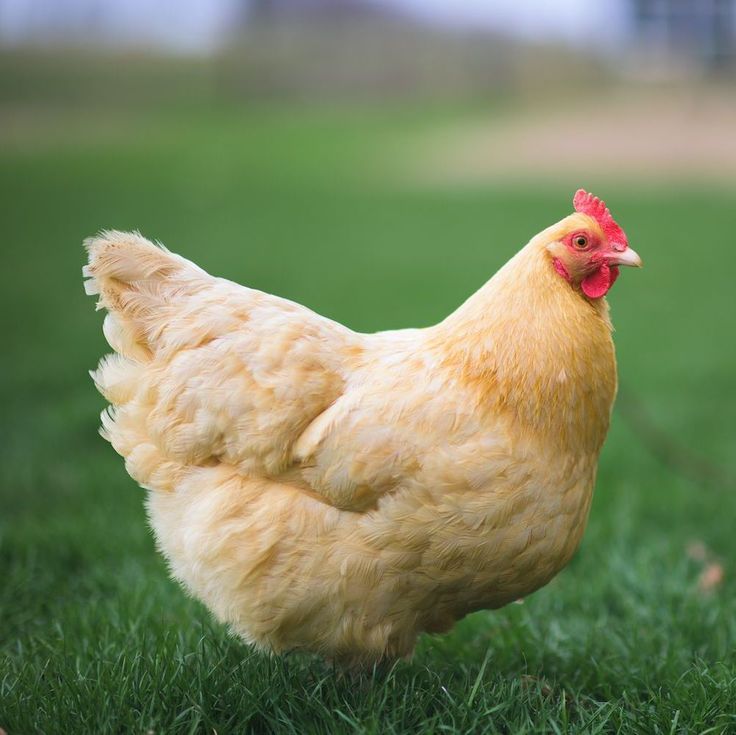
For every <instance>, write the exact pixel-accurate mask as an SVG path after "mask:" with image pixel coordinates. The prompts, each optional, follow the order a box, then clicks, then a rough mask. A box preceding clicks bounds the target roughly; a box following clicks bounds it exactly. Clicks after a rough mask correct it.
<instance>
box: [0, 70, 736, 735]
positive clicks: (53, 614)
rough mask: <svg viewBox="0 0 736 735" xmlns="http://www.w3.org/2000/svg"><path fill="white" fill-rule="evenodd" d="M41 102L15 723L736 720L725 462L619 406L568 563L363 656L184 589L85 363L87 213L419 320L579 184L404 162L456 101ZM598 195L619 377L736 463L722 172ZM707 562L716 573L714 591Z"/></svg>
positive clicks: (26, 163) (366, 307)
mask: <svg viewBox="0 0 736 735" xmlns="http://www.w3.org/2000/svg"><path fill="white" fill-rule="evenodd" d="M6 73H7V72H6ZM5 86H6V87H7V86H8V85H7V84H6V85H5ZM11 86H12V85H11ZM425 113H426V114H425ZM39 114H40V113H39ZM48 114H49V115H50V117H48V118H47V119H45V120H44V121H43V122H44V125H45V127H44V128H43V135H41V133H39V134H38V136H39V137H38V139H35V138H32V137H23V135H20V137H17V138H14V139H12V140H10V142H7V143H6V144H5V145H4V146H3V149H2V151H1V152H0V201H2V202H3V208H2V212H3V216H2V268H1V269H0V272H1V273H2V276H0V278H1V279H2V281H1V283H0V298H2V304H1V308H0V314H1V315H2V316H1V317H0V318H2V341H3V353H2V360H1V361H0V375H1V377H2V380H1V381H0V401H1V405H2V426H1V427H0V431H2V435H1V437H0V439H1V441H0V726H1V727H3V728H4V729H5V730H7V732H8V733H9V735H17V734H20V733H34V732H43V733H72V732H73V733H81V732H89V733H107V732H116V733H145V732H149V731H151V732H154V733H190V732H208V733H212V732H217V733H220V735H222V733H227V732H245V731H253V732H269V731H275V732H292V733H300V734H301V733H312V732H315V733H323V732H325V733H326V732H346V733H349V732H356V733H381V734H383V733H399V732H423V733H424V732H427V733H452V732H502V733H521V732H530V733H531V732H558V733H563V732H590V733H595V732H616V731H620V732H625V733H655V732H656V733H677V732H683V733H685V732H686V733H690V732H706V731H709V732H719V733H720V732H723V733H725V732H729V731H730V732H733V731H736V650H735V646H736V602H735V599H736V598H735V595H734V592H736V583H735V582H734V579H735V578H736V575H735V574H734V572H735V571H736V538H735V537H734V533H733V529H734V516H735V511H736V488H735V487H733V486H732V485H729V484H728V481H727V480H723V481H720V482H714V481H712V480H709V479H708V477H707V476H706V477H704V478H702V479H701V480H698V478H697V477H696V478H692V477H690V476H688V474H687V472H685V471H686V470H687V469H688V467H681V466H680V465H679V464H678V463H677V462H675V464H670V465H665V464H662V463H661V462H660V460H659V459H658V458H657V456H655V454H653V451H652V446H650V442H648V441H645V440H644V439H643V437H642V436H641V433H640V432H637V431H635V430H634V428H633V427H632V425H631V424H630V423H628V422H627V421H626V417H625V416H622V415H621V414H620V413H619V412H618V411H617V412H616V414H615V416H614V422H613V428H612V431H611V435H610V437H609V441H608V443H607V445H606V448H605V450H604V454H603V458H602V462H601V468H600V475H599V482H598V487H597V491H596V496H595V501H594V504H593V509H592V514H591V520H590V525H589V528H588V531H587V533H586V536H585V540H584V542H583V545H582V548H581V549H580V551H579V553H578V555H577V556H576V558H575V559H574V560H573V562H572V563H571V565H570V566H569V568H568V569H567V570H566V571H565V572H563V573H562V574H561V575H560V576H559V577H558V578H556V579H555V580H554V581H553V582H552V583H551V584H550V585H548V586H547V587H546V588H545V589H544V590H542V591H540V592H538V593H537V594H535V595H533V596H532V597H530V598H528V599H527V600H525V601H524V603H523V604H521V605H512V606H509V607H508V608H506V609H504V610H501V611H498V612H495V613H478V614H475V615H473V616H471V617H469V618H468V619H466V620H465V621H463V622H462V623H461V624H459V625H458V626H457V627H456V628H455V630H454V631H453V632H452V633H450V634H448V635H446V636H443V637H425V638H424V639H422V641H421V643H420V646H419V648H418V651H417V653H416V655H415V656H414V658H413V659H412V661H410V662H401V663H399V664H397V665H396V666H395V667H394V668H392V669H391V670H390V671H388V672H387V671H377V672H374V673H372V674H370V673H369V674H366V675H364V676H363V677H357V678H356V677H350V676H346V675H344V674H340V673H339V672H335V671H333V670H332V669H331V668H329V667H327V666H326V665H324V664H323V663H321V662H320V661H318V660H316V659H313V658H310V657H306V656H291V657H287V658H285V659H269V658H267V657H264V656H262V655H259V654H254V653H252V652H251V651H249V650H248V649H247V648H246V647H245V646H244V645H243V644H242V643H240V642H239V641H238V640H236V639H234V638H232V637H231V636H230V635H229V634H228V633H227V631H226V630H225V629H224V628H222V627H221V626H219V625H218V624H216V623H214V622H213V621H212V620H211V618H210V616H209V614H208V613H207V611H206V610H205V609H204V608H203V607H201V606H200V605H199V604H198V603H196V602H194V601H192V600H190V599H188V598H187V597H186V596H185V594H184V593H183V592H182V591H181V590H180V589H179V588H178V587H177V585H176V584H174V583H173V582H171V581H170V580H169V579H168V577H167V573H166V569H165V566H164V563H163V561H162V560H161V558H160V557H158V556H157V554H156V553H155V551H154V545H153V541H152V539H151V536H150V533H149V531H148V529H147V527H146V522H145V518H144V513H143V507H142V501H143V494H142V491H140V490H139V489H138V488H137V487H136V486H135V485H134V483H133V482H132V481H131V480H130V479H129V478H128V477H127V475H126V474H125V472H124V469H123V466H122V462H121V460H120V458H119V457H117V455H115V454H114V452H113V451H112V449H111V448H110V447H109V445H107V444H106V443H105V442H104V441H102V439H100V438H99V437H98V436H97V433H96V430H97V424H98V418H97V416H98V413H99V411H100V409H101V408H102V406H103V401H102V399H101V398H100V397H99V396H98V395H97V394H96V393H95V391H94V388H93V386H92V383H91V381H90V380H89V378H88V376H87V373H86V371H87V370H88V369H89V368H91V367H94V365H95V363H96V360H97V358H98V357H99V356H100V355H101V354H102V353H103V352H105V350H106V345H105V343H104V340H103V338H102V336H101V330H100V326H101V317H100V315H99V314H95V312H94V309H93V301H92V300H91V299H89V298H86V297H85V296H84V294H83V292H82V286H81V273H80V268H81V265H82V260H83V257H82V255H83V254H82V250H81V247H80V243H81V240H82V238H83V237H85V236H87V235H89V234H91V233H94V232H95V231H96V230H97V229H99V228H102V227H117V228H139V229H140V230H141V231H142V232H144V233H145V234H147V235H148V236H150V237H155V238H159V239H161V240H162V241H163V242H165V243H166V244H167V245H169V246H170V247H172V248H173V249H175V250H178V251H179V252H181V253H182V254H184V255H186V256H188V257H191V258H193V259H195V260H196V261H197V262H199V263H200V264H201V265H202V266H204V267H205V268H207V269H209V270H210V271H212V272H214V273H216V274H218V275H224V276H227V277H229V278H232V279H234V280H240V281H242V282H245V283H248V284H251V285H253V286H256V287H258V288H261V289H264V290H268V291H273V292H275V293H278V294H281V295H284V296H287V297H289V298H292V299H295V300H297V301H300V302H302V303H305V304H307V305H308V306H310V307H312V308H314V309H316V310H317V311H320V312H322V313H324V314H326V315H329V316H331V317H334V318H337V319H340V320H342V321H344V322H346V323H347V324H348V325H350V326H352V327H354V328H356V329H361V330H372V329H379V328H389V327H400V326H410V325H424V324H429V323H431V322H433V321H435V320H437V319H439V318H441V317H442V316H443V315H444V314H446V313H447V312H448V311H449V310H450V309H452V308H454V307H455V306H456V305H457V304H458V303H459V302H460V301H462V300H463V299H464V298H465V297H466V296H467V295H468V294H469V293H470V292H471V291H472V290H474V289H475V288H476V287H478V286H479V285H480V283H481V282H483V281H484V280H485V279H486V278H487V277H488V276H489V275H490V274H491V273H492V272H493V271H494V270H495V269H496V268H497V267H498V266H499V265H501V264H502V263H503V262H504V261H505V259H506V258H508V257H509V256H510V255H511V254H512V253H513V252H514V251H515V250H516V249H517V248H518V247H519V246H520V245H522V244H523V243H524V242H526V240H527V239H528V238H529V237H530V236H531V235H533V234H535V233H536V232H537V231H539V230H540V229H542V228H543V227H544V226H546V225H548V224H550V223H551V222H553V221H556V220H557V219H559V218H560V217H562V216H563V215H564V214H565V213H566V212H567V211H568V210H569V208H570V195H571V193H572V189H573V188H574V186H575V185H576V184H577V183H578V182H575V183H573V182H564V183H562V184H561V185H560V186H559V187H551V186H549V187H547V188H542V187H538V188H535V187H527V188H522V187H521V186H516V187H512V188H505V187H501V186H496V187H487V188H474V189H467V190H441V189H438V188H434V189H421V188H419V187H415V188H412V187H410V186H407V185H401V184H399V183H398V177H393V176H392V175H391V174H390V170H391V165H390V164H391V161H390V160H386V159H387V158H390V156H387V155H386V151H392V152H395V151H398V150H400V149H401V144H402V142H403V141H406V140H407V139H410V138H411V137H412V135H413V134H414V132H419V131H421V130H422V129H425V128H426V127H427V126H428V125H432V124H436V123H437V121H438V120H441V118H442V116H443V115H444V116H450V115H452V112H451V111H437V110H434V111H423V110H418V109H394V110H388V109H378V108H377V109H370V108H363V109H361V110H346V109H343V110H341V109H339V108H335V109H332V110H326V109H323V110H319V109H312V110H310V109H306V108H299V107H292V108H290V107H275V106H272V107H253V108H250V109H249V108H237V107H217V106H214V107H213V108H211V109H207V110H204V109H203V108H201V107H199V108H196V109H192V110H190V111H189V112H188V113H187V114H182V113H181V111H180V110H178V109H174V108H172V109H168V110H160V109H159V110H158V111H155V112H149V111H146V110H141V111H138V112H136V113H130V114H127V115H126V116H124V117H123V119H122V121H120V122H119V125H117V126H116V127H113V128H110V129H106V128H105V130H106V132H105V134H104V135H99V136H95V135H93V133H94V131H95V130H96V129H97V128H98V127H99V126H97V122H98V121H99V119H101V118H104V117H105V115H107V116H108V117H114V116H115V115H114V111H113V112H112V113H111V112H110V111H108V112H107V113H105V112H101V111H99V110H98V111H97V113H96V114H97V116H98V118H97V119H96V120H97V122H96V120H87V119H86V118H85V116H84V115H78V114H76V113H75V112H74V111H72V112H71V113H70V115H71V118H66V117H65V118H64V120H65V125H66V124H67V123H68V122H69V119H73V120H74V121H75V122H74V125H72V124H70V123H69V127H68V128H64V130H63V131H62V134H60V133H59V131H58V130H57V131H54V128H55V126H54V117H53V115H54V114H56V113H54V112H53V110H52V112H51V113H48ZM102 127H103V128H104V126H102ZM69 131H71V132H69ZM67 132H69V134H67ZM72 133H73V134H72ZM568 183H569V185H568ZM580 183H585V182H580ZM601 194H603V195H605V196H606V198H607V199H608V200H609V203H610V204H611V206H612V207H613V208H614V212H615V214H616V215H617V216H618V217H619V218H620V220H621V221H622V222H623V223H624V225H625V226H626V228H627V230H628V232H629V236H630V239H631V242H632V245H633V246H634V247H636V249H637V250H638V251H639V252H640V253H641V255H642V256H643V257H644V259H645V261H646V265H647V267H646V269H645V270H644V271H642V272H625V273H623V274H622V277H621V279H620V281H619V282H618V283H617V284H616V287H615V289H614V290H613V292H612V295H611V298H610V300H611V303H612V308H613V318H614V322H615V324H616V327H617V333H616V341H617V346H618V353H619V361H620V373H621V381H622V385H623V386H624V387H625V389H626V391H627V393H628V394H630V395H632V396H633V397H634V399H635V401H636V404H637V405H638V406H639V407H640V409H641V410H643V411H644V412H645V413H646V415H647V416H648V417H649V420H650V421H651V422H653V423H654V425H655V426H656V427H658V428H659V429H660V430H662V431H664V432H665V433H666V435H667V436H668V437H669V438H670V439H669V440H668V441H671V442H674V443H675V445H676V446H682V447H686V448H688V449H689V450H690V451H692V452H694V453H696V454H697V455H698V456H700V457H702V458H704V459H705V460H707V462H709V463H711V464H713V465H715V466H717V467H719V468H721V471H722V474H724V475H727V476H730V477H734V476H736V451H734V449H735V448H736V447H735V445H734V442H735V438H734V427H733V417H734V415H736V391H735V390H734V381H735V376H736V339H734V325H733V315H734V305H735V304H734V301H735V298H734V296H733V290H732V282H733V278H732V268H731V265H730V264H731V262H732V260H733V256H734V248H733V232H734V225H736V217H735V216H734V211H736V210H735V208H734V206H735V204H736V202H735V201H734V196H733V195H731V194H728V193H723V192H722V193H718V192H708V191H698V190H687V189H686V188H682V187H681V188H674V187H673V188H671V189H670V190H662V191H652V190H648V191H644V190H641V191H639V190H637V189H636V188H628V189H626V188H623V187H621V186H614V185H611V186H610V187H609V188H606V189H605V190H604V191H602V192H601ZM675 454H676V457H675V458H677V453H675ZM695 474H697V473H695ZM692 541H699V542H702V543H703V544H705V546H706V547H707V549H708V552H707V554H708V559H706V560H705V561H703V560H699V559H695V558H692V554H691V555H689V554H688V553H687V546H688V544H690V543H691V542H692ZM711 561H712V562H718V563H720V564H721V565H722V566H723V568H724V570H725V576H724V580H723V583H722V584H720V585H717V586H716V587H715V588H714V589H713V590H712V591H710V592H707V593H705V592H703V591H701V590H700V589H699V584H698V580H699V576H700V575H701V573H702V571H703V569H704V567H705V565H707V564H708V563H710V562H711Z"/></svg>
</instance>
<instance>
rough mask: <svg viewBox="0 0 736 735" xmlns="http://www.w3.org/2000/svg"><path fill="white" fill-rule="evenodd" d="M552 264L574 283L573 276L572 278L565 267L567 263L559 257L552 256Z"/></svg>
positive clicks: (569, 281)
mask: <svg viewBox="0 0 736 735" xmlns="http://www.w3.org/2000/svg"><path fill="white" fill-rule="evenodd" d="M552 265H554V267H555V270H556V271H557V272H558V273H559V274H560V275H561V276H562V277H563V278H564V279H565V280H566V281H567V282H568V283H572V278H570V274H569V273H568V270H567V268H565V264H564V263H563V262H562V261H561V260H560V259H559V258H552Z"/></svg>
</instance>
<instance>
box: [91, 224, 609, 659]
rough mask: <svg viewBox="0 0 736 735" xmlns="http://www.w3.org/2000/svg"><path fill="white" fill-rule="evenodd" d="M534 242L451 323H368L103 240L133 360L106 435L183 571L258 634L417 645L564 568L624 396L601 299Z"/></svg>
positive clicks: (217, 606) (246, 630)
mask: <svg viewBox="0 0 736 735" xmlns="http://www.w3.org/2000/svg"><path fill="white" fill-rule="evenodd" d="M579 226H585V227H586V228H595V227H598V225H597V224H596V223H595V221H594V220H592V219H591V218H590V217H588V216H586V215H584V214H573V215H571V216H570V217H568V218H566V219H565V220H563V221H562V222H561V223H559V224H558V225H555V226H554V227H552V228H549V229H548V230H545V232H543V233H541V234H540V235H538V236H537V237H536V238H534V239H533V240H532V241H531V242H530V243H529V244H528V245H527V246H526V247H525V248H523V249H522V250H521V251H520V252H519V253H518V254H517V255H516V256H515V257H514V258H513V259H512V260H511V261H509V263H507V264H506V266H504V267H503V268H502V269H501V270H500V271H499V272H498V273H497V274H496V275H495V276H494V277H493V278H492V279H491V280H490V281H489V282H488V283H487V284H486V285H485V286H484V287H483V288H481V289H480V290H479V291H478V292H477V293H476V294H474V295H473V296H472V297H471V298H470V299H469V300H468V301H467V302H466V303H465V304H463V305H462V306H461V307H460V308H459V309H458V310H457V311H455V312H454V313H453V314H451V315H450V316H449V317H448V318H447V319H445V320H444V321H443V322H441V323H440V324H437V325H435V326H433V327H430V328H427V329H410V330H399V331H391V332H379V333H377V334H358V333H355V332H353V331H351V330H349V329H347V328H346V327H344V326H342V325H340V324H338V323H336V322H334V321H331V320H329V319H325V318H323V317H321V316H319V315H317V314H315V313H313V312H312V311H310V310H308V309H306V308H305V307H303V306H300V305H298V304H295V303H292V302H290V301H287V300H285V299H282V298H278V297H276V296H271V295H268V294H265V293H262V292H259V291H256V290H253V289H250V288H245V287H242V286H239V285H236V284H234V283H231V282H229V281H226V280H223V279H220V278H214V277H212V276H210V275H208V274H206V273H205V272H204V271H202V270H201V269H199V268H198V267H197V266H195V265H193V264H192V263H190V262H188V261H186V260H184V259H183V258H181V257H179V256H177V255H174V254H172V253H170V252H168V251H166V250H165V249H163V248H161V247H157V246H155V245H153V244H152V243H150V242H148V241H147V240H145V239H144V238H142V237H140V236H139V235H135V234H125V233H120V232H104V233H102V234H101V235H100V236H98V237H97V238H94V239H92V240H90V241H88V242H87V243H86V246H87V249H88V251H89V265H88V266H87V268H86V269H85V274H86V275H87V276H89V277H90V280H88V281H87V282H86V284H87V290H88V292H90V293H99V294H100V302H99V303H100V305H101V307H104V308H106V309H107V310H108V314H107V316H106V319H105V325H104V331H105V335H106V336H107V339H108V340H109V342H110V344H111V346H112V347H113V349H114V350H115V352H116V354H114V355H111V356H108V357H106V358H104V359H103V360H102V362H101V364H100V367H99V368H98V370H97V371H96V372H95V373H94V374H93V377H94V380H95V382H96V384H97V386H98V388H99V390H100V391H101V392H102V393H103V394H104V395H105V396H106V397H107V399H108V400H109V401H110V402H111V404H112V407H111V408H110V409H109V410H108V411H106V412H105V413H103V421H102V423H103V429H102V433H103V435H104V436H105V437H106V438H107V439H109V441H110V442H111V443H112V445H113V446H114V448H115V449H116V450H117V451H118V452H119V453H120V454H121V455H122V456H123V457H125V463H126V468H127V470H128V472H129V473H130V475H131V476H132V477H133V478H134V479H135V480H136V481H137V482H138V483H140V484H141V485H142V486H143V487H145V488H147V489H149V490H150V491H151V492H150V493H149V495H148V512H149V517H150V522H151V525H152V527H153V529H154V531H155V534H156V538H157V540H158V545H159V547H160V549H161V551H162V552H163V553H164V555H165V556H166V558H167V559H168V562H169V564H170V568H171V571H172V573H173V574H174V576H175V577H176V578H177V579H179V580H181V581H182V582H183V583H184V584H185V585H186V587H187V588H188V589H189V590H190V591H191V592H192V593H193V594H194V595H196V596H197V597H199V598H200V599H202V600H203V601H204V602H205V603H206V604H207V605H208V606H209V607H210V609H211V610H212V611H213V612H214V613H215V615H216V616H217V617H218V618H219V619H220V620H223V621H225V622H227V623H228V624H230V625H231V626H232V628H233V629H234V630H235V631H237V633H239V634H240V635H241V636H242V637H243V638H244V639H245V640H246V641H248V642H250V643H252V644H255V645H257V646H259V647H261V648H264V649H267V650H269V651H275V652H283V651H287V650H291V649H308V650H313V651H317V652H319V653H321V654H323V655H325V656H328V657H332V658H336V659H340V660H346V661H350V662H363V663H367V662H371V661H376V660H380V659H383V658H391V657H397V656H403V655H407V654H409V653H410V652H411V651H412V649H413V647H414V644H415V641H416V638H417V636H418V634H419V633H421V632H422V631H433V632H439V631H445V630H447V629H448V628H450V627H451V626H452V624H453V623H454V622H455V621H456V620H458V619H459V618H461V617H462V616H464V615H466V614H467V613H469V612H471V611H473V610H477V609H480V608H496V607H499V606H502V605H505V604H506V603H508V602H510V601H513V600H516V599H518V598H519V597H521V596H524V595H527V594H529V593H530V592H532V591H534V590H536V589H537V588H539V587H541V586H542V585H544V584H545V583H547V582H548V581H549V580H550V579H551V578H552V577H553V576H554V575H555V574H556V573H557V572H558V571H559V570H560V569H561V568H562V567H563V566H564V565H565V564H566V563H567V562H568V561H569V559H570V558H571V556H572V555H573V553H574V551H575V549H576V547H577V546H578V542H579V541H580V538H581V535H582V533H583V529H584V526H585V522H586V518H587V515H588V509H589V506H590V500H591V494H592V490H593V485H594V481H595V474H596V465H597V460H598V455H599V452H600V449H601V446H602V444H603V440H604V438H605V435H606V431H607V428H608V423H609V417H610V412H611V406H612V403H613V400H614V395H615V391H616V367H615V359H614V350H613V344H612V340H611V325H610V322H609V318H608V307H607V305H606V302H605V299H597V300H592V299H588V298H585V297H584V295H582V294H581V292H580V291H579V289H575V288H572V287H571V286H570V284H569V283H568V282H567V281H566V280H565V279H564V278H561V277H560V276H559V274H558V273H557V272H556V271H555V268H554V267H553V265H552V260H551V257H550V255H549V253H548V252H547V249H546V248H547V245H548V243H550V242H556V241H558V240H560V238H561V237H562V236H563V235H564V233H566V232H568V231H569V230H570V228H574V227H579Z"/></svg>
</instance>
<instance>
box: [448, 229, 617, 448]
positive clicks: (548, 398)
mask: <svg viewBox="0 0 736 735" xmlns="http://www.w3.org/2000/svg"><path fill="white" fill-rule="evenodd" d="M435 334H436V339H435V340H434V344H435V345H436V347H437V349H439V350H441V352H442V362H443V364H444V365H445V366H446V367H447V368H448V369H449V370H450V371H451V372H452V374H453V376H454V377H455V378H456V379H458V380H460V381H462V382H463V383H464V384H466V385H467V386H468V387H469V388H471V390H473V391H474V392H475V395H476V396H477V398H478V401H479V408H480V410H485V409H488V410H490V411H496V412H498V411H501V412H504V413H506V414H507V415H508V416H509V418H510V420H511V421H513V422H514V423H519V424H521V425H522V428H528V429H531V430H535V431H543V432H550V433H551V434H553V435H554V437H556V438H557V440H558V441H559V442H560V443H561V445H563V446H567V447H569V448H571V449H572V448H573V447H575V448H576V450H577V451H579V450H580V449H585V450H587V451H590V452H594V453H597V452H598V451H599V450H600V447H601V445H602V443H603V439H604V438H605V435H606V432H607V430H608V422H609V418H610V412H611V407H612V404H613V400H614V397H615V393H616V361H615V356H614V350H613V341H612V339H611V323H610V320H609V317H608V305H607V303H606V301H605V299H602V298H601V299H597V300H595V301H589V300H588V299H586V298H584V297H583V296H582V295H581V294H580V293H579V292H577V291H575V290H574V289H573V288H572V287H571V286H570V285H569V284H568V283H567V282H566V281H565V280H564V279H562V278H561V277H560V276H559V275H558V274H557V273H556V272H555V270H554V268H553V266H552V263H551V262H550V259H549V255H548V254H547V252H546V249H545V247H544V243H543V242H542V241H540V239H539V238H535V239H534V240H532V241H531V242H530V243H529V245H527V246H526V247H525V248H524V249H523V250H521V251H520V252H519V253H518V254H517V255H516V256H515V257H514V258H512V259H511V260H510V261H509V262H508V263H507V264H506V265H505V266H504V267H503V268H502V269H501V270H500V271H498V273H496V275H495V276H494V277H493V278H492V279H491V280H490V281H488V283H486V284H485V285H484V286H483V287H482V288H481V289H480V290H479V291H477V292H476V293H475V294H474V295H473V296H471V297H470V298H469V299H468V300H467V301H466V302H465V303H464V304H463V305H462V306H461V307H460V308H459V309H458V310H457V311H455V312H454V313H453V314H451V315H450V316H449V317H448V318H447V319H445V320H444V321H443V322H442V323H441V324H439V325H438V326H437V328H436V332H435ZM582 445H584V446H582Z"/></svg>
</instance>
